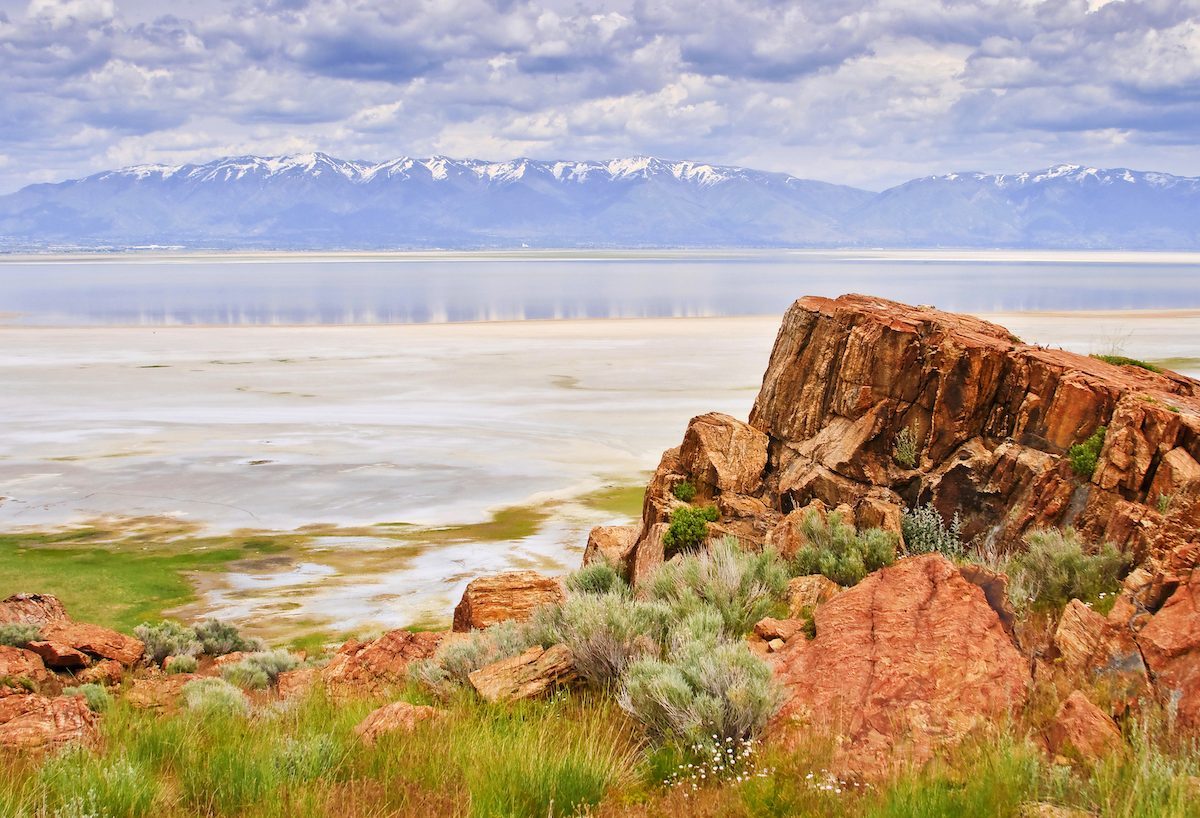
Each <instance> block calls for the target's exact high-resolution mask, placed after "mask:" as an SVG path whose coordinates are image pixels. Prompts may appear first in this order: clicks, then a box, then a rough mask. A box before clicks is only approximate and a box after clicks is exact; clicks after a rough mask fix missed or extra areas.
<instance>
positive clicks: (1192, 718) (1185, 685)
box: [1137, 570, 1200, 728]
mask: <svg viewBox="0 0 1200 818" xmlns="http://www.w3.org/2000/svg"><path fill="white" fill-rule="evenodd" d="M1137 641H1138V644H1139V645H1140V646H1141V649H1142V655H1143V656H1145V658H1146V663H1147V664H1148V665H1149V666H1150V670H1151V672H1152V673H1153V674H1154V679H1155V687H1156V688H1157V689H1158V691H1159V694H1160V696H1161V697H1162V698H1163V699H1164V700H1167V701H1171V700H1173V701H1174V702H1175V704H1176V706H1177V707H1178V718H1179V722H1180V723H1181V724H1183V725H1186V726H1189V727H1192V728H1197V727H1200V570H1195V571H1193V572H1192V575H1191V580H1190V581H1189V582H1188V583H1187V584H1186V585H1183V586H1180V587H1179V588H1178V589H1176V591H1175V593H1174V594H1172V596H1171V598H1170V599H1168V600H1167V602H1166V604H1165V605H1163V607H1162V610H1160V611H1159V612H1158V613H1157V614H1155V616H1154V618H1153V619H1151V620H1150V623H1149V624H1148V625H1146V627H1144V628H1143V629H1142V630H1141V632H1140V633H1139V634H1138V637H1137Z"/></svg>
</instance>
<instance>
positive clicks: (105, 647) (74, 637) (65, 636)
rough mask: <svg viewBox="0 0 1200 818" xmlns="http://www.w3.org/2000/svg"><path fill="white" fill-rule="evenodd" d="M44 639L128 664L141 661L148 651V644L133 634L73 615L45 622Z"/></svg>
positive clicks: (128, 665)
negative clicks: (75, 619) (74, 618)
mask: <svg viewBox="0 0 1200 818" xmlns="http://www.w3.org/2000/svg"><path fill="white" fill-rule="evenodd" d="M42 639H44V640H46V641H48V642H55V643H58V644H60V645H65V646H67V647H70V648H73V649H74V650H76V651H79V652H81V653H85V654H87V655H89V656H94V657H97V658H100V659H111V660H113V661H114V662H120V663H121V664H123V665H125V666H126V667H131V666H133V665H135V664H137V663H138V662H139V661H141V658H142V655H143V654H144V653H145V646H144V645H143V644H142V643H141V642H140V641H138V640H137V639H134V638H133V637H132V636H126V635H125V634H123V633H119V632H118V631H114V630H112V629H111V628H102V627H100V626H99V625H90V624H87V623H85V622H75V621H73V620H70V619H58V620H53V621H50V622H47V623H46V624H45V625H43V626H42Z"/></svg>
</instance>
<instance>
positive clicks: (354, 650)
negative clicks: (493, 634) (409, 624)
mask: <svg viewBox="0 0 1200 818" xmlns="http://www.w3.org/2000/svg"><path fill="white" fill-rule="evenodd" d="M443 636H444V634H441V633H429V632H422V631H417V632H414V631H406V630H395V631H389V632H388V633H385V634H384V635H383V636H381V637H379V638H378V639H376V640H375V641H373V642H358V641H356V640H353V639H351V640H350V641H349V642H346V643H345V644H344V645H342V646H341V647H340V648H338V651H337V653H335V654H334V656H333V658H332V659H331V660H330V661H329V664H328V665H326V666H325V668H324V669H323V670H322V671H321V680H322V681H323V682H324V683H325V685H326V686H327V687H328V688H329V689H330V690H331V691H333V692H335V693H337V692H346V693H357V694H359V695H361V694H364V693H377V692H380V691H381V690H383V689H385V688H387V687H391V686H396V685H402V684H404V681H405V676H406V673H407V671H408V663H409V662H412V661H415V660H417V659H429V658H430V657H432V656H433V654H434V652H435V651H436V650H437V649H438V645H440V644H441V643H442V638H443Z"/></svg>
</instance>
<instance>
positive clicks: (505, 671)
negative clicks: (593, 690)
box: [467, 645, 579, 702]
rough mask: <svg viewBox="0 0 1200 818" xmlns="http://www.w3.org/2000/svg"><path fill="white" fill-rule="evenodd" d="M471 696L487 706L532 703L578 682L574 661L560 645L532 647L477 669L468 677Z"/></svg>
mask: <svg viewBox="0 0 1200 818" xmlns="http://www.w3.org/2000/svg"><path fill="white" fill-rule="evenodd" d="M467 678H468V680H470V682H471V686H472V687H474V688H475V692H476V693H478V694H479V695H480V696H481V697H483V698H484V699H486V700H487V701H489V702H499V701H518V700H521V699H534V698H538V697H540V696H544V695H546V694H547V693H550V692H552V691H553V690H554V689H555V688H558V687H560V686H562V685H570V684H574V683H575V682H577V681H579V674H578V672H577V671H576V669H575V658H574V657H573V656H572V655H571V651H570V649H569V648H567V647H566V646H564V645H554V646H553V647H550V648H542V647H540V646H537V645H535V646H534V647H532V648H530V649H529V650H527V651H525V652H524V653H521V654H519V655H517V656H513V657H511V658H509V659H501V660H500V661H499V662H493V663H492V664H490V665H487V666H485V667H481V668H480V669H479V670H476V671H474V672H473V673H471V674H470V675H469V676H468V677H467Z"/></svg>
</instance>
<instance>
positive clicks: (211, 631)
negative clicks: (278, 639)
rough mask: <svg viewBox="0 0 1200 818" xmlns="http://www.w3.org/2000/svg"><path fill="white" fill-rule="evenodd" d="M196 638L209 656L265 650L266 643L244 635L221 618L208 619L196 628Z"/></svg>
mask: <svg viewBox="0 0 1200 818" xmlns="http://www.w3.org/2000/svg"><path fill="white" fill-rule="evenodd" d="M194 631H195V634H196V639H197V640H198V641H199V642H200V645H201V647H202V648H203V651H204V653H206V654H208V655H209V656H224V655H225V654H227V653H234V652H236V651H263V650H265V649H266V645H265V644H263V641H262V640H261V639H254V638H249V639H247V638H246V637H244V636H242V635H241V634H240V633H238V629H237V628H236V627H235V626H233V625H230V624H228V623H227V622H222V621H221V620H219V619H206V620H205V621H203V622H201V623H200V624H199V625H196V626H195V628H194Z"/></svg>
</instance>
